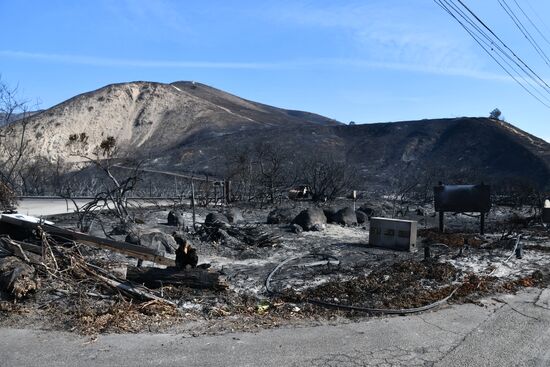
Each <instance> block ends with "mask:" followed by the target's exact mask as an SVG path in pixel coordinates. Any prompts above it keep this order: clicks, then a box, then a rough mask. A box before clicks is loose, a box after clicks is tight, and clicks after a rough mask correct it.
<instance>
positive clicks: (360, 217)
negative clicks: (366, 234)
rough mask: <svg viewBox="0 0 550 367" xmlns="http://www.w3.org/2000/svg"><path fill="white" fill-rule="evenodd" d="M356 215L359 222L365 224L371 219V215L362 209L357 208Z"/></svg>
mask: <svg viewBox="0 0 550 367" xmlns="http://www.w3.org/2000/svg"><path fill="white" fill-rule="evenodd" d="M355 216H356V217H357V223H361V224H363V223H367V222H368V221H369V216H368V215H367V214H366V213H365V212H363V211H361V210H356V211H355Z"/></svg>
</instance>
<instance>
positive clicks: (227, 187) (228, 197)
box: [224, 180, 231, 204]
mask: <svg viewBox="0 0 550 367" xmlns="http://www.w3.org/2000/svg"><path fill="white" fill-rule="evenodd" d="M224 184H225V202H226V204H229V202H230V201H231V181H229V180H227V181H224Z"/></svg>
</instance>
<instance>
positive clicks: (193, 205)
mask: <svg viewBox="0 0 550 367" xmlns="http://www.w3.org/2000/svg"><path fill="white" fill-rule="evenodd" d="M191 209H192V210H193V230H196V227H195V223H196V222H195V220H196V218H195V184H194V183H193V179H191Z"/></svg>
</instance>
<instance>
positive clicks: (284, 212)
mask: <svg viewBox="0 0 550 367" xmlns="http://www.w3.org/2000/svg"><path fill="white" fill-rule="evenodd" d="M295 216H296V214H294V213H293V212H292V209H286V208H280V209H274V210H272V211H270V212H269V214H268V215H267V224H287V223H290V222H292V220H293V219H294V217H295Z"/></svg>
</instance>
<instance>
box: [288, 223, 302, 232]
mask: <svg viewBox="0 0 550 367" xmlns="http://www.w3.org/2000/svg"><path fill="white" fill-rule="evenodd" d="M303 231H304V229H303V228H302V227H301V226H299V225H298V224H291V225H290V232H292V233H296V234H300V233H302V232H303Z"/></svg>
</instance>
